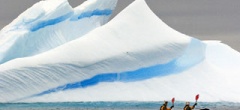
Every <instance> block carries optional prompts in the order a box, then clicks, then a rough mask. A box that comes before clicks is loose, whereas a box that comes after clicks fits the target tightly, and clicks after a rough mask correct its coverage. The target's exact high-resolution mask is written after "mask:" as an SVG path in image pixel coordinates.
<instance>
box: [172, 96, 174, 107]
mask: <svg viewBox="0 0 240 110" xmlns="http://www.w3.org/2000/svg"><path fill="white" fill-rule="evenodd" d="M174 102H175V98H174V97H173V98H172V106H173V105H174Z"/></svg>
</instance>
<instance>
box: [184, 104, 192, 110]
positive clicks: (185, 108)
mask: <svg viewBox="0 0 240 110" xmlns="http://www.w3.org/2000/svg"><path fill="white" fill-rule="evenodd" d="M194 108H195V105H193V106H189V105H185V107H184V108H183V110H193V109H194Z"/></svg>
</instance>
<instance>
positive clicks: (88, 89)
mask: <svg viewBox="0 0 240 110" xmlns="http://www.w3.org/2000/svg"><path fill="white" fill-rule="evenodd" d="M62 1H63V0H62ZM90 1H91V0H89V1H87V2H89V3H87V2H86V4H87V5H84V4H85V3H84V4H83V5H81V6H82V7H83V8H78V9H79V10H81V11H74V14H73V15H71V17H70V18H67V19H66V20H69V21H64V22H65V23H64V24H61V23H60V22H59V23H56V24H52V25H51V26H46V27H45V25H44V26H43V25H40V24H38V23H37V25H36V27H41V29H40V30H42V29H43V30H44V33H45V34H43V33H38V31H40V30H35V28H34V29H33V28H28V31H31V33H32V34H33V36H34V35H37V36H43V37H52V32H55V31H56V30H58V29H59V30H58V31H59V32H61V33H62V31H64V33H65V34H61V35H59V34H56V35H53V36H54V37H56V38H59V37H60V36H61V37H66V38H69V37H72V36H74V37H75V39H71V40H68V41H66V42H64V43H61V45H57V46H54V48H53V47H51V48H49V44H46V43H42V44H41V46H43V47H44V49H45V47H46V48H47V50H46V51H44V52H37V53H35V54H32V53H34V51H33V50H35V49H34V48H35V47H34V46H33V47H31V48H29V49H30V50H28V51H26V52H31V54H28V55H27V56H24V57H21V56H18V57H17V58H12V59H11V60H9V61H7V62H4V63H2V64H1V65H0V102H75V101H76V102H78V101H162V100H167V99H170V98H172V97H175V98H176V99H177V100H178V101H186V100H188V101H194V100H193V99H192V97H193V96H195V95H196V94H201V99H200V101H206V102H218V101H228V102H240V98H239V97H237V96H238V93H240V89H238V88H236V87H238V85H239V84H238V83H237V82H239V81H238V79H239V77H240V75H239V66H240V54H239V52H237V51H235V50H233V49H232V48H231V47H229V46H227V45H226V44H223V43H221V42H220V41H200V40H198V39H196V38H193V37H190V36H187V35H185V34H182V33H180V32H178V31H176V30H174V29H172V28H171V27H169V26H168V25H167V24H165V23H164V22H163V21H162V20H161V19H159V18H158V17H157V16H156V15H155V14H154V13H153V12H152V11H151V10H150V8H149V7H148V6H147V4H146V2H145V1H144V0H135V1H134V2H133V3H132V4H130V5H129V6H128V7H126V8H125V9H124V10H123V11H122V12H120V13H119V14H118V15H117V16H116V17H114V18H113V19H112V20H111V21H109V22H108V23H106V22H107V20H104V23H106V24H105V25H103V24H104V23H102V24H101V25H98V26H96V24H95V23H97V24H99V22H101V20H102V19H108V18H106V17H108V16H104V18H102V17H100V18H99V17H98V18H96V20H91V18H92V17H91V16H92V15H109V14H110V11H109V10H108V9H109V6H113V7H115V5H116V1H113V2H114V3H113V2H111V3H109V4H107V5H106V6H105V5H103V6H102V5H99V6H102V8H103V9H101V8H98V9H97V10H95V11H88V8H85V6H86V7H88V6H89V7H90V8H92V7H94V8H95V5H96V4H95V3H94V2H92V3H90ZM92 1H93V0H92ZM99 1H102V0H99ZM106 1H108V0H106ZM95 2H97V0H96V1H95ZM57 3H59V4H61V1H58V2H57ZM65 3H66V2H65ZM92 4H94V5H92ZM97 4H99V3H97ZM103 4H104V3H103ZM106 7H108V8H106ZM113 7H111V9H113ZM65 8H66V7H65ZM105 9H106V10H105ZM31 10H35V9H31ZM55 11H57V10H55ZM89 12H90V13H89ZM54 13H55V12H54ZM75 13H76V15H78V16H75ZM79 13H81V14H80V16H79ZM50 15H51V16H53V15H52V14H50ZM36 16H37V15H32V17H33V18H36ZM84 16H85V17H87V18H88V17H91V18H90V21H91V22H93V24H88V23H89V22H86V23H87V24H85V25H89V26H90V27H92V28H95V29H93V30H91V31H90V30H87V31H88V32H86V33H85V34H82V33H78V32H76V33H71V29H73V30H72V31H77V30H78V29H82V28H75V26H74V25H75V23H71V22H72V21H75V20H78V18H80V19H82V18H83V17H84ZM61 18H62V17H61ZM99 19H100V21H99ZM36 21H38V20H36ZM87 21H89V20H87ZM16 22H18V20H16ZM84 23H85V22H84ZM85 25H83V24H81V25H80V27H84V26H85ZM23 26H24V30H25V27H28V25H27V24H24V25H23ZM65 26H66V27H65ZM7 27H8V26H7ZM9 27H11V25H10V26H9ZM69 28H70V30H69ZM5 29H6V27H5V28H4V29H3V31H1V33H3V34H6V35H7V34H9V33H8V32H7V31H4V30H5ZM31 29H32V30H31ZM75 29H76V30H75ZM19 30H21V29H17V30H11V31H13V32H12V33H15V31H16V32H18V31H19ZM65 31H66V32H65ZM89 31H90V32H89ZM73 34H74V35H73ZM45 35H46V36H45ZM39 39H40V38H36V39H34V40H39ZM11 40H12V38H11ZM5 42H7V43H8V42H10V41H7V40H6V41H5ZM19 42H23V41H21V40H20V41H19ZM51 42H56V40H53V41H51ZM10 44H12V45H14V46H15V45H16V48H21V47H19V46H17V44H16V42H10ZM33 44H35V43H33ZM36 45H38V44H36ZM1 47H2V46H1ZM1 47H0V48H1ZM4 49H6V50H9V51H12V50H11V48H6V47H5V48H4ZM32 49H33V50H32ZM32 51H33V52H32ZM14 53H16V54H17V53H18V52H14ZM17 55H18V54H17Z"/></svg>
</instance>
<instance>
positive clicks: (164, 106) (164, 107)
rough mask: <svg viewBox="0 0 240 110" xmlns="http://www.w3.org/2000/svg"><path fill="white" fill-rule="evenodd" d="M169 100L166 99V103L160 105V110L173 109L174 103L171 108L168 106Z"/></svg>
mask: <svg viewBox="0 0 240 110" xmlns="http://www.w3.org/2000/svg"><path fill="white" fill-rule="evenodd" d="M167 105H168V101H164V104H163V105H162V106H161V107H160V110H172V108H173V107H174V105H172V106H171V107H170V108H167Z"/></svg>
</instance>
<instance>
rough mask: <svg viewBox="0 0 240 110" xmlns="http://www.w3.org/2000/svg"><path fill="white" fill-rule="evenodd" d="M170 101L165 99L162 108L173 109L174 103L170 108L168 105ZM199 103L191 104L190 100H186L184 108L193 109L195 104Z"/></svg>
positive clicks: (165, 109) (163, 109) (185, 109)
mask: <svg viewBox="0 0 240 110" xmlns="http://www.w3.org/2000/svg"><path fill="white" fill-rule="evenodd" d="M167 105H168V101H164V104H163V105H162V106H161V107H160V110H172V108H173V107H174V105H172V106H171V107H170V108H168V107H167ZM196 105H197V102H195V104H194V105H193V106H190V102H186V104H185V106H184V108H183V110H193V109H194V108H195V106H196Z"/></svg>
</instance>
